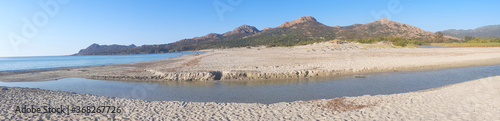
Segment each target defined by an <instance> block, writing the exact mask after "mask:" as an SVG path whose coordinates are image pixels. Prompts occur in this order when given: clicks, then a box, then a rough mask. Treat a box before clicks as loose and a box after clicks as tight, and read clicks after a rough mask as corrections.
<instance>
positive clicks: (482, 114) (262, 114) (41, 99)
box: [0, 76, 500, 121]
mask: <svg viewBox="0 0 500 121" xmlns="http://www.w3.org/2000/svg"><path fill="white" fill-rule="evenodd" d="M498 95H500V76H496V77H489V78H484V79H478V80H473V81H468V82H464V83H459V84H454V85H450V86H445V87H441V88H436V89H430V90H424V91H418V92H410V93H402V94H392V95H375V96H369V95H366V96H360V97H345V98H335V99H323V100H312V101H296V102H282V103H275V104H269V105H265V104H256V103H211V102H206V103H205V102H178V101H154V102H148V101H143V100H137V99H122V98H110V97H99V96H93V95H88V94H74V93H69V92H59V91H49V90H40V89H28V88H11V87H1V90H0V104H1V105H0V109H1V110H0V120H39V119H41V120H49V119H50V120H67V119H77V120H111V119H118V120H482V121H486V120H488V121H492V120H500V115H498V114H500V101H499V100H500V97H499V96H498ZM22 105H35V106H51V107H57V106H59V105H70V106H92V105H95V106H100V105H110V106H121V107H122V108H123V113H119V114H112V113H96V114H78V113H70V114H69V115H67V114H48V113H47V114H38V113H35V114H33V113H30V114H23V113H15V108H16V106H22Z"/></svg>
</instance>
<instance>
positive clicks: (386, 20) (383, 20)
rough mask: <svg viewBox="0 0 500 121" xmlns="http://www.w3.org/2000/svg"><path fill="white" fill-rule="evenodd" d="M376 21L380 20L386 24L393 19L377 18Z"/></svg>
mask: <svg viewBox="0 0 500 121" xmlns="http://www.w3.org/2000/svg"><path fill="white" fill-rule="evenodd" d="M375 22H380V23H383V24H384V23H389V22H392V20H391V19H387V18H381V19H379V20H377V21H375Z"/></svg>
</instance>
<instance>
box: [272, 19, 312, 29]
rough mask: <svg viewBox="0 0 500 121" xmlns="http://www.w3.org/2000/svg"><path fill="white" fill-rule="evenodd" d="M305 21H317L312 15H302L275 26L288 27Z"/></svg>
mask: <svg viewBox="0 0 500 121" xmlns="http://www.w3.org/2000/svg"><path fill="white" fill-rule="evenodd" d="M305 22H317V21H316V18H314V17H312V16H303V17H300V18H298V19H297V20H293V21H288V22H285V23H283V24H281V25H280V26H278V27H277V28H283V27H290V26H293V25H296V24H300V23H305Z"/></svg>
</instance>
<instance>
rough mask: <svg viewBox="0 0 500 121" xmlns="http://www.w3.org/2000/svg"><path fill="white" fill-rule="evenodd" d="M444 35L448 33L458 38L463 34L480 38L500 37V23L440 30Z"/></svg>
mask: <svg viewBox="0 0 500 121" xmlns="http://www.w3.org/2000/svg"><path fill="white" fill-rule="evenodd" d="M442 32H443V34H444V35H449V36H453V37H458V38H464V37H465V36H473V37H481V38H500V25H490V26H483V27H479V28H476V29H468V30H463V29H460V30H457V29H449V30H444V31H442Z"/></svg>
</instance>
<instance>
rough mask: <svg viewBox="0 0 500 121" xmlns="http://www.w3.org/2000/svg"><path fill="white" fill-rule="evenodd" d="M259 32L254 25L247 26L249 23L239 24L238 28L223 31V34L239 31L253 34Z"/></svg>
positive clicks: (237, 32)
mask: <svg viewBox="0 0 500 121" xmlns="http://www.w3.org/2000/svg"><path fill="white" fill-rule="evenodd" d="M258 32H260V30H259V29H257V28H255V27H254V26H249V25H246V24H245V25H241V26H239V27H238V28H236V29H234V30H233V31H229V32H227V33H225V34H224V35H231V34H239V33H247V34H255V33H258Z"/></svg>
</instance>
